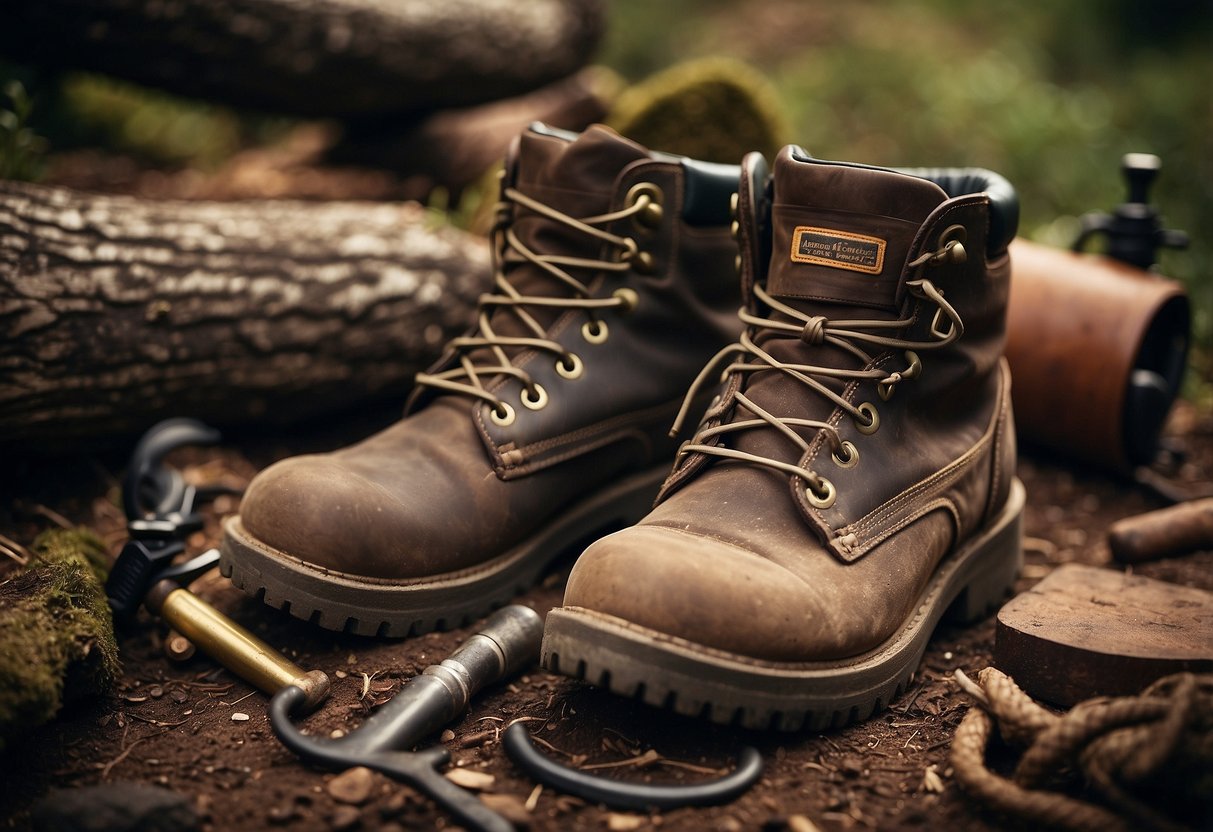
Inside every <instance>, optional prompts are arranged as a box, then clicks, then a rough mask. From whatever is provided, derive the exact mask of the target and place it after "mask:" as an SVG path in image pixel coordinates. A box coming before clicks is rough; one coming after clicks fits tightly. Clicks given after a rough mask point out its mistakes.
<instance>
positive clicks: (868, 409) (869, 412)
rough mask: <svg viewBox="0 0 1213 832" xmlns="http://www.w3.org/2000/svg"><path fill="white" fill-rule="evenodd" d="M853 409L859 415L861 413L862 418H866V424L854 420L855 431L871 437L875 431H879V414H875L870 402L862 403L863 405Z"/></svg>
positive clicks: (874, 407)
mask: <svg viewBox="0 0 1213 832" xmlns="http://www.w3.org/2000/svg"><path fill="white" fill-rule="evenodd" d="M855 409H856V410H858V411H859V412H860V413H862V414H863V415H864V416H867V417H868V422H867V424H864V423H863V422H861V421H859V420H858V419H856V420H855V430H857V431H859V432H860V433H862V434H863V435H864V436H871V435H872V434H874V433H875V432H876V431H878V430H879V429H880V414H879V413H877V412H876V406H875V405H873V404H872V403H871V402H864V403H863V404H861V405H859V407H857V408H855Z"/></svg>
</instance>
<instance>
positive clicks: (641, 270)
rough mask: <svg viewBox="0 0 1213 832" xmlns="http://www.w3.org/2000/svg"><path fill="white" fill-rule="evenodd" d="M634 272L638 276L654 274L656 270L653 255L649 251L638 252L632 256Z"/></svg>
mask: <svg viewBox="0 0 1213 832" xmlns="http://www.w3.org/2000/svg"><path fill="white" fill-rule="evenodd" d="M631 262H632V271H634V272H636V273H637V274H652V273H653V270H654V269H655V268H656V261H655V260H653V255H652V254H650V253H649V252H647V251H638V252H636V253H635V254H633V255H632V260H631Z"/></svg>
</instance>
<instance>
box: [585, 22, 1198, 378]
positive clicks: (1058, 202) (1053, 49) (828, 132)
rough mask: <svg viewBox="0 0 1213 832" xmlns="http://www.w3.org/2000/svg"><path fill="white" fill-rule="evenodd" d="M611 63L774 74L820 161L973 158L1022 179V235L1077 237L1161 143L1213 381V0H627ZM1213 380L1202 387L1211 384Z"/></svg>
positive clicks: (636, 72)
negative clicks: (722, 60)
mask: <svg viewBox="0 0 1213 832" xmlns="http://www.w3.org/2000/svg"><path fill="white" fill-rule="evenodd" d="M613 8H614V12H613V14H614V21H613V25H612V27H611V28H610V29H609V30H608V36H607V43H606V44H605V47H604V50H603V54H602V60H603V62H604V63H606V64H607V65H609V66H611V67H614V68H615V69H616V70H618V71H619V72H621V73H622V74H624V76H626V77H627V78H628V79H629V80H632V81H635V80H638V79H640V78H643V77H645V76H646V75H647V74H649V73H651V72H653V71H656V70H659V69H661V68H662V67H664V66H667V65H669V64H671V63H675V62H678V61H682V60H686V59H689V58H694V57H700V56H706V55H714V56H719V55H729V56H734V57H737V58H741V59H743V60H745V61H747V62H748V63H750V64H751V65H753V66H754V67H756V68H757V69H759V70H761V71H762V72H763V73H765V74H766V76H767V77H769V78H770V79H771V80H772V81H773V82H774V85H775V88H776V91H777V93H778V96H779V98H780V102H781V104H782V106H783V110H784V113H785V115H786V118H787V121H788V122H789V125H790V129H791V135H790V136H789V137H788V139H789V141H793V142H796V143H797V144H801V145H803V146H804V147H805V148H806V149H808V150H809V151H810V152H811V153H813V154H814V155H816V156H819V157H821V158H828V159H838V160H847V161H856V162H864V163H867V164H874V165H907V166H919V165H975V166H980V167H985V168H989V169H991V170H995V171H998V172H999V173H1001V174H1003V175H1004V176H1006V177H1007V178H1008V179H1009V180H1011V182H1012V183H1013V184H1014V185H1015V186H1016V188H1017V189H1018V190H1019V193H1020V197H1021V200H1022V203H1023V216H1022V220H1021V223H1020V233H1021V234H1022V235H1023V236H1026V237H1029V238H1032V239H1034V240H1036V241H1038V242H1043V243H1047V244H1050V245H1056V246H1061V247H1068V246H1069V245H1070V243H1071V242H1072V241H1073V239H1074V237H1075V236H1076V234H1077V233H1078V218H1079V216H1081V215H1082V214H1083V213H1086V212H1088V211H1096V210H1099V211H1111V210H1112V209H1113V208H1114V207H1115V206H1116V205H1117V204H1119V203H1120V202H1122V201H1123V200H1124V198H1125V185H1124V182H1123V180H1122V178H1121V175H1120V159H1121V156H1122V155H1123V154H1125V153H1128V152H1143V153H1154V154H1156V155H1158V156H1159V157H1161V158H1162V161H1163V168H1162V173H1161V175H1160V176H1159V178H1158V180H1157V181H1156V182H1155V185H1154V189H1153V191H1152V194H1151V200H1152V201H1153V202H1154V203H1155V204H1156V205H1157V206H1158V207H1159V209H1160V210H1161V212H1162V213H1163V215H1164V217H1165V220H1166V222H1167V224H1168V226H1169V227H1174V228H1182V229H1184V230H1186V231H1187V232H1188V233H1189V234H1190V235H1191V237H1192V244H1191V247H1190V248H1189V249H1188V250H1187V251H1163V252H1161V253H1160V255H1159V270H1160V271H1162V272H1163V273H1165V274H1167V275H1169V276H1172V277H1175V278H1177V279H1180V280H1183V281H1184V282H1185V283H1186V284H1187V286H1188V288H1189V291H1190V292H1191V296H1192V306H1193V311H1194V314H1195V319H1196V320H1195V323H1194V329H1195V334H1196V340H1197V344H1198V354H1197V355H1194V356H1193V361H1194V363H1195V364H1196V365H1197V368H1198V375H1199V377H1200V379H1196V378H1194V379H1193V381H1192V383H1191V384H1190V385H1189V390H1188V393H1189V395H1199V396H1200V397H1202V398H1204V397H1207V396H1208V395H1209V390H1208V382H1209V380H1210V379H1213V364H1211V362H1210V356H1211V354H1213V138H1211V137H1213V3H1210V2H1208V0H1158V1H1157V2H1146V1H1145V0H1102V2H1099V3H1065V2H1060V3H1059V2H1048V0H986V2H982V3H971V2H964V0H884V1H883V2H878V0H851V2H847V3H829V2H803V0H763V2H730V1H729V0H663V2H652V1H651V0H614V3H613ZM1201 380H1203V383H1202V381H1201Z"/></svg>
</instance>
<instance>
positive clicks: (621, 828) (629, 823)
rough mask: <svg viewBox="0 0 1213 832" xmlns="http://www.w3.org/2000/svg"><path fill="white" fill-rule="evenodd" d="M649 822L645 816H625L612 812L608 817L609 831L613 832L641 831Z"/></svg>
mask: <svg viewBox="0 0 1213 832" xmlns="http://www.w3.org/2000/svg"><path fill="white" fill-rule="evenodd" d="M646 820H648V818H646V817H645V816H644V815H624V814H621V813H619V812H611V813H610V814H609V815H607V829H610V830H611V832H631V830H633V829H639V828H640V827H641V826H643V825H644V823H645V821H646Z"/></svg>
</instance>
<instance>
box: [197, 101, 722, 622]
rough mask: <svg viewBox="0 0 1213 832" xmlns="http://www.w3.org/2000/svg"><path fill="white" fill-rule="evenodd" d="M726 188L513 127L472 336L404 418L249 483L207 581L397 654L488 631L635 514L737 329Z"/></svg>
mask: <svg viewBox="0 0 1213 832" xmlns="http://www.w3.org/2000/svg"><path fill="white" fill-rule="evenodd" d="M738 175H739V168H737V167H736V166H727V165H711V164H706V163H702V162H695V161H692V160H688V159H683V158H678V157H672V156H663V155H660V154H655V153H650V152H649V151H647V150H645V149H644V148H642V147H640V146H639V145H637V144H635V143H633V142H631V141H628V140H626V139H623V138H621V137H620V136H619V135H617V134H615V133H614V132H612V131H610V130H609V129H607V128H603V127H594V128H591V129H589V130H587V131H586V132H585V133H584V134H581V135H580V136H577V135H575V134H568V133H563V132H559V131H554V130H551V129H548V128H545V127H543V126H542V125H535V126H533V127H532V128H530V129H529V130H527V131H526V132H525V133H524V134H523V135H522V136H521V137H520V139H519V140H518V141H517V142H516V143H515V147H514V149H513V151H512V152H511V157H510V159H509V160H507V166H506V175H505V177H504V179H503V185H502V196H501V204H500V205H499V217H500V220H499V223H498V225H497V227H496V229H495V231H494V235H493V245H494V247H495V252H496V258H497V259H496V267H497V276H496V286H495V290H494V291H493V293H492V294H489V295H485V296H484V297H482V298H481V301H480V306H479V319H478V323H477V326H476V327H475V329H474V331H473V332H472V333H471V334H469V335H467V336H466V337H460V338H456V339H454V340H453V341H452V342H451V343H450V344H449V345H448V348H447V350H446V354H445V357H444V359H443V360H442V361H440V362H439V364H438V365H437V366H436V367H435V368H433V369H432V370H431V371H430V372H427V373H422V374H419V375H418V376H417V389H416V391H415V392H414V395H413V397H412V399H411V400H410V404H409V407H408V410H407V415H406V417H405V418H404V419H403V420H402V421H400V422H399V423H397V424H395V425H393V426H392V427H389V428H388V429H386V430H384V431H383V432H381V433H379V434H377V435H375V436H372V437H371V438H369V439H367V440H365V441H363V442H361V443H359V444H357V445H354V446H352V447H349V448H345V449H343V450H339V451H337V452H335V453H331V454H321V455H310V456H301V457H295V458H292V459H287V460H284V461H282V462H279V463H277V464H275V465H273V466H271V467H270V468H268V469H266V470H265V471H264V472H262V473H261V474H260V475H258V476H257V477H256V478H255V479H254V480H253V482H252V484H251V485H250V486H249V489H248V491H247V493H246V494H245V496H244V499H243V501H242V503H241V509H240V512H241V513H240V516H239V517H235V518H232V519H231V520H230V521H229V522H228V523H227V525H226V528H225V536H224V540H223V545H222V560H221V561H220V568H221V570H222V571H223V573H224V574H226V575H230V576H231V578H232V581H233V582H234V583H235V584H236V586H238V587H241V588H242V589H244V590H245V591H247V592H249V593H254V594H258V595H263V597H264V599H265V601H266V603H268V604H270V605H271V606H275V607H281V608H283V609H289V611H290V612H291V614H293V615H296V616H298V617H300V618H306V619H310V620H313V621H315V622H317V623H318V624H320V626H322V627H326V628H329V629H336V630H346V631H350V632H355V633H362V634H381V635H394V636H402V635H406V634H409V633H417V632H424V631H426V630H429V629H432V628H435V627H438V628H442V627H444V626H457V625H459V624H460V623H461V622H464V621H466V620H468V619H470V618H473V617H476V616H479V615H482V614H484V613H486V612H488V611H489V610H490V609H491V608H492V607H493V606H494V605H497V604H500V603H502V602H505V601H507V600H508V599H509V598H510V597H511V596H512V595H513V594H514V593H516V592H517V591H519V590H520V589H522V588H525V587H526V586H528V585H530V584H531V583H533V582H534V581H535V580H536V579H537V578H538V577H539V576H540V575H541V574H542V572H543V570H544V568H545V566H546V565H547V564H548V562H549V561H550V560H551V559H552V558H553V557H555V556H556V555H558V554H560V553H561V551H562V550H566V549H567V548H568V547H570V546H571V545H573V544H574V543H576V542H578V541H580V542H581V543H582V544H584V543H585V541H586V540H587V539H589V538H590V537H591V536H593V535H595V534H599V533H604V532H605V531H610V530H612V529H617V528H620V527H621V526H624V525H627V524H628V523H631V522H634V521H635V520H636V519H638V518H639V517H641V516H642V515H643V514H644V512H645V511H646V510H647V509H648V507H649V506H650V505H651V504H652V501H653V497H654V496H655V495H656V493H657V490H658V488H659V487H660V485H661V482H662V480H663V479H664V477H665V475H666V474H667V473H668V471H669V465H670V461H671V460H672V459H673V457H674V452H675V449H676V443H675V442H674V441H673V440H671V439H670V438H669V436H668V434H667V431H668V429H669V426H670V423H671V422H672V421H673V419H674V417H675V415H676V413H677V411H678V409H679V403H680V402H681V400H682V396H683V393H684V392H685V389H686V386H687V385H688V384H689V383H690V382H691V380H692V379H694V377H695V374H696V372H697V371H698V370H699V368H700V367H701V366H702V364H703V362H705V361H706V360H708V358H710V356H711V355H712V354H713V353H715V352H716V351H717V350H719V349H720V348H721V347H722V346H723V345H724V344H727V343H728V342H729V341H731V340H733V339H734V338H736V337H737V334H738V332H739V331H740V325H739V323H738V321H737V308H738V307H739V306H740V304H741V294H740V288H739V281H738V278H737V276H736V274H735V273H734V268H733V261H734V255H735V253H736V246H735V244H734V243H733V241H732V239H731V238H730V234H729V197H730V195H731V194H732V193H733V192H734V191H735V190H736V187H737V177H738ZM709 395H710V394H709ZM704 403H705V404H706V401H705V402H704Z"/></svg>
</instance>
